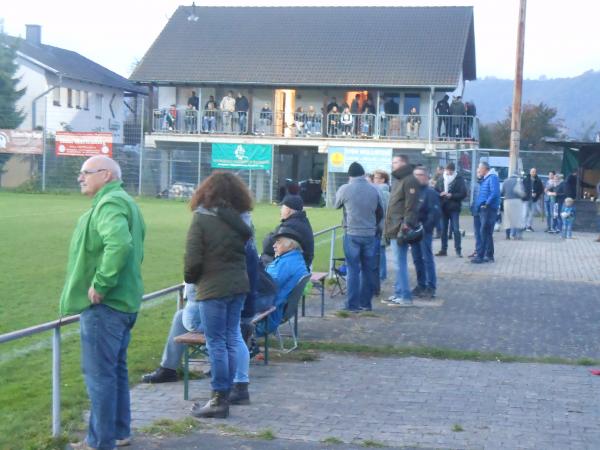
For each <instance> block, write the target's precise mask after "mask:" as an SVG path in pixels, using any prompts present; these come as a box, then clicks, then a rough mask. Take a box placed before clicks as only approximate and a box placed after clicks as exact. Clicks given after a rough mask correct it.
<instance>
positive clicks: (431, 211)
mask: <svg viewBox="0 0 600 450" xmlns="http://www.w3.org/2000/svg"><path fill="white" fill-rule="evenodd" d="M419 200H420V203H421V206H420V208H419V221H420V222H421V223H422V224H423V230H425V233H433V229H434V228H435V226H436V225H437V223H438V222H439V221H440V217H441V215H442V209H441V206H440V194H439V193H438V192H437V191H436V190H435V189H433V188H430V187H429V186H424V187H423V190H422V191H421V198H420V199H419Z"/></svg>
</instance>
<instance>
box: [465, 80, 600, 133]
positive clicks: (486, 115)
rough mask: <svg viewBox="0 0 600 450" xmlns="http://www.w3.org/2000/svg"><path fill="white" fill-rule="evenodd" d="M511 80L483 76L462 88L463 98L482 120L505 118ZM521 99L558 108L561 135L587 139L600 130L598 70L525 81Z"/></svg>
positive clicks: (484, 121) (599, 81) (510, 97)
mask: <svg viewBox="0 0 600 450" xmlns="http://www.w3.org/2000/svg"><path fill="white" fill-rule="evenodd" d="M512 92H513V81H512V80H501V79H498V78H484V79H482V80H477V81H474V82H470V83H468V84H467V85H466V87H465V93H464V99H465V100H473V101H474V102H475V105H477V114H478V115H479V117H480V118H481V121H482V122H483V123H490V122H495V121H497V120H501V119H503V118H505V117H506V115H507V109H508V108H509V107H510V106H511V103H512ZM523 102H524V103H526V102H528V103H540V102H544V103H546V104H547V105H549V106H551V107H553V108H556V109H557V110H558V118H559V119H561V120H562V121H563V125H564V127H565V130H564V132H565V134H566V135H567V136H569V137H571V138H583V137H585V136H586V134H587V137H588V138H591V137H593V136H594V134H595V133H596V132H598V131H600V72H594V71H591V70H590V71H588V72H585V73H583V74H582V75H579V76H577V77H573V78H554V79H539V80H525V81H524V82H523Z"/></svg>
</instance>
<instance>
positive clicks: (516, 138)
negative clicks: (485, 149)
mask: <svg viewBox="0 0 600 450" xmlns="http://www.w3.org/2000/svg"><path fill="white" fill-rule="evenodd" d="M519 1H520V6H519V27H518V31H517V61H516V67H515V86H514V90H513V104H512V118H511V123H510V159H509V164H508V173H509V175H513V174H516V173H517V170H518V169H519V148H520V146H521V103H522V94H523V55H524V53H525V11H526V9H527V0H519Z"/></svg>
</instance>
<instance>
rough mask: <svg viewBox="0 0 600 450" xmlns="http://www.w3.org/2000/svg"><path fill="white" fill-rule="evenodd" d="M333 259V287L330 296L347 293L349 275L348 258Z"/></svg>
mask: <svg viewBox="0 0 600 450" xmlns="http://www.w3.org/2000/svg"><path fill="white" fill-rule="evenodd" d="M331 261H332V263H333V264H332V267H331V268H332V269H333V287H332V288H331V294H330V296H331V297H335V296H336V295H346V276H347V275H348V268H347V266H346V259H345V258H333V259H332V260H331Z"/></svg>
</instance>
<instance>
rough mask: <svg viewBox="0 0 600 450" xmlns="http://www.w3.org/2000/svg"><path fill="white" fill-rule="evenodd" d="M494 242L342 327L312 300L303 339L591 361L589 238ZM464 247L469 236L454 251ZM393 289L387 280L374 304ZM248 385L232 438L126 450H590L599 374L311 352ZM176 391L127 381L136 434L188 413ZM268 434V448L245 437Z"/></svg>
mask: <svg viewBox="0 0 600 450" xmlns="http://www.w3.org/2000/svg"><path fill="white" fill-rule="evenodd" d="M495 236H496V239H497V246H496V259H497V262H496V263H495V264H485V265H472V264H470V263H468V260H467V259H466V258H463V259H459V258H456V257H455V256H448V257H445V258H437V259H436V261H437V263H438V272H439V276H440V280H439V289H438V292H439V298H438V299H437V300H436V301H435V302H421V303H419V306H417V307H415V308H410V309H401V308H391V307H389V306H386V305H383V304H381V303H379V302H378V301H376V302H375V303H374V307H375V308H374V314H375V316H374V317H365V316H364V315H359V316H353V317H351V318H340V317H337V316H336V315H335V311H336V309H337V308H339V307H340V306H341V304H342V301H343V298H340V297H336V298H333V299H330V298H328V299H327V303H326V304H327V310H326V311H327V314H326V317H325V318H320V317H318V308H319V299H318V297H316V296H314V297H311V298H310V299H309V301H308V315H309V316H307V317H305V318H302V319H301V320H300V333H301V340H305V341H306V340H316V341H333V342H348V343H359V344H370V345H378V346H383V345H395V346H435V347H444V348H452V349H459V350H477V351H486V352H491V351H499V352H502V353H506V354H511V355H522V356H560V357H564V358H582V357H591V358H598V359H600V350H599V349H600V336H598V335H600V333H598V327H597V324H598V323H600V308H599V302H600V295H599V293H600V284H599V283H600V256H599V255H600V244H597V243H595V242H593V239H595V236H593V235H589V234H588V235H584V234H580V233H579V234H576V237H577V239H574V240H570V241H562V240H560V239H559V238H557V237H556V236H550V235H547V234H544V233H541V232H536V233H527V234H525V240H524V241H515V242H513V241H505V240H504V239H499V238H503V237H504V235H503V234H502V233H496V234H495ZM435 245H436V246H439V241H437V243H436V244H435ZM450 245H452V243H451V244H450ZM472 248H473V241H472V238H471V237H470V236H469V235H467V237H466V238H465V239H464V243H463V253H464V254H468V253H469V252H470V251H471V250H472ZM450 254H451V255H452V254H453V252H452V251H451V252H450ZM391 262H392V261H390V263H391ZM411 276H413V275H412V274H411ZM390 290H391V286H390V285H389V284H386V285H384V295H389V294H390V292H391V291H390ZM251 378H252V384H251V393H252V399H253V403H252V405H250V406H240V407H234V408H232V415H231V417H230V419H228V420H227V421H224V422H226V424H227V425H229V426H232V427H235V429H236V430H238V431H239V433H241V435H240V436H238V437H223V436H220V435H219V434H218V431H217V429H216V428H214V427H215V424H218V423H223V421H205V422H203V423H205V424H206V423H208V424H209V427H208V428H205V429H203V430H201V431H197V432H194V433H193V434H192V435H190V436H188V437H184V438H169V439H166V440H163V439H161V440H156V439H152V438H149V437H143V436H142V437H140V440H139V441H138V444H137V445H136V447H134V448H140V449H141V448H144V449H146V448H148V449H154V448H156V449H158V448H161V449H171V448H183V449H187V448H190V449H191V448H232V449H237V448H239V449H262V448H265V449H272V448H273V449H274V448H277V449H286V448H289V449H294V450H296V449H307V450H308V449H322V448H330V447H327V446H326V445H325V444H321V443H320V441H322V440H324V439H327V438H336V439H339V440H341V441H343V442H345V443H346V444H344V445H343V446H339V447H337V448H344V449H346V448H353V445H360V444H361V443H364V441H368V440H373V441H376V442H379V443H383V444H386V445H388V446H390V447H393V448H398V447H402V448H405V447H411V448H449V449H479V448H485V449H496V448H508V449H515V448H523V449H527V448H532V449H542V448H543V449H561V450H562V449H588V448H589V449H597V448H600V407H599V406H598V405H600V396H599V395H598V394H597V392H598V390H599V389H600V377H594V376H592V375H591V374H589V372H588V369H587V368H585V367H582V366H561V365H548V364H501V363H477V362H468V361H443V360H428V359H421V358H371V357H361V356H356V355H352V354H344V355H340V354H321V359H320V360H319V361H313V362H307V363H281V362H279V363H273V364H271V365H270V366H268V367H264V366H262V365H253V366H252V367H251ZM182 389H183V388H182V384H181V383H170V384H166V385H138V386H136V387H135V388H134V389H133V390H132V399H133V425H134V427H136V428H139V427H143V426H145V425H148V424H150V423H152V422H154V421H156V420H158V419H161V418H170V419H182V418H185V417H188V411H189V408H190V406H191V402H184V401H183V394H182ZM208 391H209V383H208V381H207V380H197V381H193V382H192V387H191V392H192V396H193V397H195V398H196V399H201V400H205V399H206V396H207V395H208ZM211 424H212V425H211ZM266 429H269V430H271V431H272V432H273V433H274V434H275V436H276V439H275V440H274V441H260V440H256V439H248V438H247V437H243V433H246V432H252V431H261V430H266ZM459 430H464V431H459ZM210 442H214V444H209V443H210ZM202 443H206V444H207V446H204V445H203V444H202ZM351 444H352V445H351ZM333 448H335V447H333Z"/></svg>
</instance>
